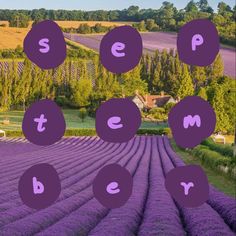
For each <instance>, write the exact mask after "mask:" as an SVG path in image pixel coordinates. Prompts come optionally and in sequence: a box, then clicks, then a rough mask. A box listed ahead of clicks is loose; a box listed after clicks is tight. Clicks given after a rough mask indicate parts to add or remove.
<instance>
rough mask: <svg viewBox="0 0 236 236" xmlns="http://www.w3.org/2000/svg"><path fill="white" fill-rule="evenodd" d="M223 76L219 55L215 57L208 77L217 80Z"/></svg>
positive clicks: (222, 65)
mask: <svg viewBox="0 0 236 236" xmlns="http://www.w3.org/2000/svg"><path fill="white" fill-rule="evenodd" d="M223 74H224V62H223V60H222V57H221V55H220V54H218V55H217V57H216V59H215V61H214V62H213V64H212V68H211V72H210V77H211V79H217V78H219V77H221V76H223Z"/></svg>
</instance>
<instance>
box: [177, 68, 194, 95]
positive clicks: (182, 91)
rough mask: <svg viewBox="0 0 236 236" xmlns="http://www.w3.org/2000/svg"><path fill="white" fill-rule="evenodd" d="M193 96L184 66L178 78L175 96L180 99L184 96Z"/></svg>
mask: <svg viewBox="0 0 236 236" xmlns="http://www.w3.org/2000/svg"><path fill="white" fill-rule="evenodd" d="M193 94H194V86H193V82H192V79H191V77H190V74H189V71H188V66H187V65H186V64H184V65H183V73H182V76H181V78H180V86H179V89H178V92H177V95H178V97H179V98H181V99H182V98H184V97H186V96H191V95H193Z"/></svg>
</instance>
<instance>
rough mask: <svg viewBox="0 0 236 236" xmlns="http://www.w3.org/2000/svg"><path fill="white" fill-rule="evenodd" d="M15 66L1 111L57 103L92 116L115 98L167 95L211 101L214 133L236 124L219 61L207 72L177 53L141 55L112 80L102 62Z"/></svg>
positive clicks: (2, 89)
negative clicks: (46, 67)
mask: <svg viewBox="0 0 236 236" xmlns="http://www.w3.org/2000/svg"><path fill="white" fill-rule="evenodd" d="M18 63H19V62H17V61H12V62H9V63H8V68H7V69H6V68H3V67H1V69H0V109H1V110H9V109H22V108H23V109H25V108H26V107H28V106H29V105H30V104H31V103H32V102H34V101H37V100H39V99H43V98H50V99H53V100H55V101H56V102H57V103H58V104H59V105H60V106H62V107H72V108H83V107H85V108H86V109H87V110H88V112H89V113H90V115H94V114H95V111H96V109H97V108H98V107H99V106H100V104H101V103H102V102H103V101H106V100H108V99H110V98H113V97H127V96H133V95H134V94H135V93H136V92H137V91H138V92H139V93H140V94H142V95H145V94H147V93H150V94H160V92H161V91H164V92H165V93H166V94H170V95H171V96H173V97H174V98H175V99H182V98H184V97H185V96H189V95H198V96H201V97H202V98H204V99H205V100H208V101H209V102H210V103H211V105H212V106H213V108H214V109H215V112H216V115H217V127H216V131H221V132H229V133H232V132H233V130H234V124H235V114H234V108H235V107H236V99H235V94H234V93H230V92H229V91H230V89H232V88H235V81H234V80H233V79H232V78H229V77H227V76H224V75H223V71H224V66H223V62H222V59H221V56H220V55H218V56H217V58H216V60H215V62H214V63H213V64H212V65H211V66H208V67H197V66H191V67H189V66H187V65H186V64H184V63H182V62H181V61H180V60H179V57H178V54H177V52H175V51H173V50H170V52H167V50H163V51H162V52H161V51H156V52H155V54H154V55H149V54H147V55H143V57H142V59H141V61H140V63H139V64H138V65H137V66H136V67H135V68H134V69H133V70H131V71H130V72H127V73H124V74H113V73H110V72H109V71H107V70H106V69H105V68H104V67H103V66H102V65H101V63H100V60H99V57H98V56H94V57H92V58H91V59H90V60H87V59H78V58H68V59H67V60H66V61H65V62H64V64H63V65H61V66H60V67H58V68H57V69H54V70H46V71H45V70H41V69H40V68H38V67H36V66H34V65H33V64H32V63H31V62H30V61H29V60H28V59H25V60H24V67H23V69H22V70H21V71H20V72H19V69H18Z"/></svg>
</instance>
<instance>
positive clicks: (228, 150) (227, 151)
mask: <svg viewBox="0 0 236 236" xmlns="http://www.w3.org/2000/svg"><path fill="white" fill-rule="evenodd" d="M202 144H203V145H205V146H207V147H209V148H210V149H211V150H213V151H216V152H218V153H220V154H222V155H224V156H228V157H233V148H232V147H231V146H230V145H222V144H217V143H215V142H214V141H213V140H212V139H211V138H208V139H205V140H204V141H203V142H202Z"/></svg>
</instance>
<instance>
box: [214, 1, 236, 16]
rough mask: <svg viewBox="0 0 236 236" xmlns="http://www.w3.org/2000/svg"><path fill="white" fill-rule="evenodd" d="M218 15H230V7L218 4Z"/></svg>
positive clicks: (221, 3) (222, 3)
mask: <svg viewBox="0 0 236 236" xmlns="http://www.w3.org/2000/svg"><path fill="white" fill-rule="evenodd" d="M217 8H218V14H220V15H222V16H224V15H225V13H226V12H230V13H232V10H231V7H230V6H229V5H227V4H226V3H224V2H219V3H218V6H217Z"/></svg>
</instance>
